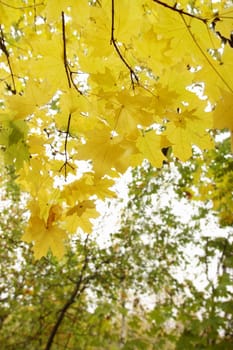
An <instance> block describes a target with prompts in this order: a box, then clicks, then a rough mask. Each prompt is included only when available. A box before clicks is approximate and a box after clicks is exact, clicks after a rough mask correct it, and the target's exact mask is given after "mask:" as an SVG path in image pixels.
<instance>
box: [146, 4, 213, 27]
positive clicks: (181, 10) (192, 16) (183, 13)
mask: <svg viewBox="0 0 233 350" xmlns="http://www.w3.org/2000/svg"><path fill="white" fill-rule="evenodd" d="M152 1H153V2H155V3H156V4H158V5H162V6H163V7H166V8H167V9H169V10H172V11H173V12H174V11H175V12H178V13H179V14H180V15H185V16H188V17H191V18H195V19H197V20H199V21H201V22H203V23H207V22H208V20H209V19H208V18H203V17H200V16H196V15H193V14H192V13H190V12H186V11H184V10H183V9H179V8H178V7H176V6H171V5H169V4H167V3H165V2H163V1H160V0H152Z"/></svg>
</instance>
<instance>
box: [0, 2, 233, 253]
mask: <svg viewBox="0 0 233 350" xmlns="http://www.w3.org/2000/svg"><path fill="white" fill-rule="evenodd" d="M232 16H233V4H232V2H231V1H230V2H229V1H216V2H211V1H210V2H208V3H207V2H201V1H188V0H184V1H183V0H181V1H179V2H175V1H164V2H163V1H160V0H135V1H131V0H115V1H114V0H111V1H110V0H96V1H94V0H93V1H87V0H79V1H77V0H69V1H68V0H59V1H52V0H47V1H46V0H44V1H40V0H33V1H32V0H25V1H24V0H12V1H10V2H6V1H0V25H1V26H0V52H1V53H0V62H1V64H0V79H1V84H0V90H1V100H0V106H1V110H0V122H1V132H0V144H1V162H2V163H4V164H12V163H13V164H14V165H15V167H16V168H17V173H18V183H19V184H20V186H21V188H22V189H23V191H25V192H27V193H28V194H29V196H28V202H27V207H28V209H29V211H30V218H29V221H28V226H27V228H26V231H25V233H24V236H23V239H24V240H26V241H34V253H35V256H36V258H40V257H41V256H43V255H45V254H46V253H47V251H48V250H49V249H50V250H51V251H52V252H53V253H54V254H55V255H56V256H58V257H61V256H62V255H63V253H64V245H63V242H64V241H65V239H66V238H67V237H68V236H69V234H72V233H75V232H76V231H77V229H82V230H84V231H85V232H91V231H92V219H93V218H96V217H97V216H98V212H97V211H96V208H95V201H96V199H97V198H100V199H104V198H105V197H107V196H114V192H113V191H112V190H111V186H112V185H113V184H114V178H115V177H117V176H119V175H120V174H122V173H124V172H125V171H126V170H127V169H128V167H130V166H136V165H139V164H141V162H142V161H143V159H148V160H149V161H150V163H151V164H152V165H153V166H154V167H161V166H162V165H163V163H164V162H166V161H168V159H167V156H166V155H165V153H166V152H163V150H164V149H167V148H169V150H170V156H171V157H174V158H175V159H178V160H180V161H186V160H188V159H189V158H190V157H191V156H192V147H193V146H194V145H195V146H197V147H198V148H199V149H200V150H205V149H210V148H212V147H214V141H213V135H214V130H215V129H224V128H227V129H229V130H230V131H233V118H232V100H233V99H232V97H233V94H232V92H233V75H232V71H233V48H232V47H233V37H232V30H233V27H232V23H233V21H232ZM83 161H86V163H85V166H83Z"/></svg>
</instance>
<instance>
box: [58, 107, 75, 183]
mask: <svg viewBox="0 0 233 350" xmlns="http://www.w3.org/2000/svg"><path fill="white" fill-rule="evenodd" d="M71 117H72V114H71V113H70V114H69V117H68V121H67V128H66V131H65V133H66V137H65V146H64V152H65V162H64V164H63V165H62V166H61V168H60V170H59V171H62V169H63V168H65V179H66V178H67V166H69V167H70V168H71V169H73V170H74V167H73V166H72V165H71V164H70V163H69V157H68V151H67V145H68V138H69V135H70V123H71Z"/></svg>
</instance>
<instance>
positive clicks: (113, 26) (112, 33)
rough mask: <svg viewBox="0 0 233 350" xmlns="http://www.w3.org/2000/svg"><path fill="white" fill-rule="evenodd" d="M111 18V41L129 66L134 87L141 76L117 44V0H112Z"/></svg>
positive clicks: (122, 59)
mask: <svg viewBox="0 0 233 350" xmlns="http://www.w3.org/2000/svg"><path fill="white" fill-rule="evenodd" d="M111 19H112V24H111V40H110V43H111V44H113V46H114V48H115V51H116V53H117V54H118V56H119V57H120V59H121V61H122V62H123V63H124V65H125V66H126V67H127V68H128V70H129V73H130V79H131V82H132V86H133V87H134V85H135V82H136V83H137V84H138V83H139V78H138V76H137V74H136V73H135V72H134V70H133V68H132V67H131V66H130V65H129V64H128V62H127V61H126V59H125V58H124V56H123V55H122V53H121V51H120V49H119V47H118V45H117V40H116V38H115V1H114V0H112V15H111Z"/></svg>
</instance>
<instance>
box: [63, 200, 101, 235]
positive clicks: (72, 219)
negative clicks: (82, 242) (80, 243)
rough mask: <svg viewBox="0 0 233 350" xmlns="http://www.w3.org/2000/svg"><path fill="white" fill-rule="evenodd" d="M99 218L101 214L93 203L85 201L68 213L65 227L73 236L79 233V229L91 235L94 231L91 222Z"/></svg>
mask: <svg viewBox="0 0 233 350" xmlns="http://www.w3.org/2000/svg"><path fill="white" fill-rule="evenodd" d="M98 216H99V213H98V212H97V211H96V208H95V204H94V203H93V201H91V200H84V201H82V202H80V203H78V204H77V205H75V206H74V207H72V208H70V209H69V210H68V211H67V213H66V219H65V221H64V227H65V228H66V230H67V231H68V232H69V233H71V234H72V233H75V232H77V229H78V228H81V229H82V230H83V231H84V232H86V233H90V232H91V231H92V223H91V221H90V220H91V219H94V218H97V217H98Z"/></svg>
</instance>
